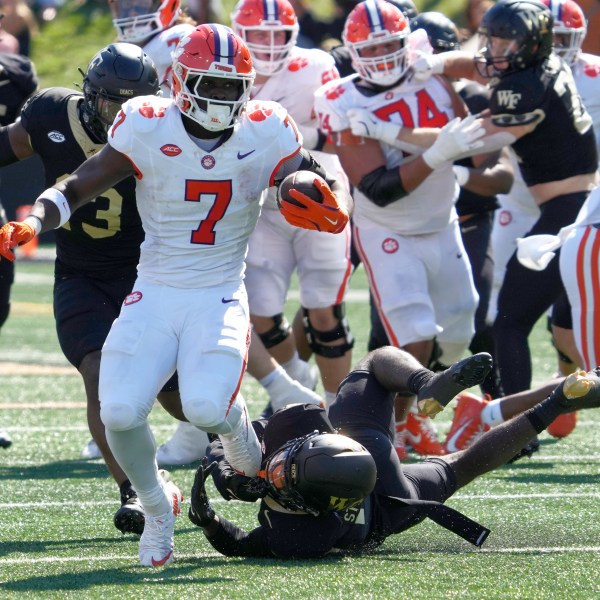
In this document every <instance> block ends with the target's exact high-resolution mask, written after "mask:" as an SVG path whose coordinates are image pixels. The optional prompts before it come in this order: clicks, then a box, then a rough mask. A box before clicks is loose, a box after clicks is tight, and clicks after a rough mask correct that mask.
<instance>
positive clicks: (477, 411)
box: [444, 392, 490, 454]
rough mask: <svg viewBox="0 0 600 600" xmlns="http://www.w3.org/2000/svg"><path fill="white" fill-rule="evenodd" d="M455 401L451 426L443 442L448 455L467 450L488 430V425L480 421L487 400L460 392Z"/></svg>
mask: <svg viewBox="0 0 600 600" xmlns="http://www.w3.org/2000/svg"><path fill="white" fill-rule="evenodd" d="M457 400H458V403H457V404H456V407H455V408H454V417H453V419H452V425H451V426H450V431H449V432H448V435H447V436H446V441H445V442H444V449H445V450H446V453H448V454H450V453H452V452H457V451H458V450H464V449H465V448H468V447H469V446H471V445H472V444H473V442H475V440H477V439H478V438H479V437H481V435H483V433H485V432H486V431H488V429H490V427H489V425H484V424H483V423H482V421H481V411H482V410H483V408H484V407H485V405H486V404H487V400H485V399H484V398H481V397H480V396H476V395H475V394H471V393H470V392H462V393H461V394H459V395H458V396H457Z"/></svg>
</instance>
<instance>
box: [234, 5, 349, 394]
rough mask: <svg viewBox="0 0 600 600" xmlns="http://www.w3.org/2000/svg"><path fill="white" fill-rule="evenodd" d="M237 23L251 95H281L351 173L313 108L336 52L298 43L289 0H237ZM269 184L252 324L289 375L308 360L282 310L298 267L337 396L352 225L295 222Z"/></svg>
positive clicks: (250, 260)
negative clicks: (285, 216)
mask: <svg viewBox="0 0 600 600" xmlns="http://www.w3.org/2000/svg"><path fill="white" fill-rule="evenodd" d="M231 24H232V29H233V30H234V31H235V32H236V33H237V34H238V35H239V36H240V37H241V38H242V39H244V41H245V42H246V44H247V45H248V49H249V50H250V53H251V54H252V61H253V64H254V68H255V70H256V73H257V74H256V79H255V80H254V86H253V89H252V92H251V97H252V98H253V99H256V100H277V101H278V102H279V103H280V104H282V105H283V106H284V107H285V108H286V109H287V111H288V112H289V114H290V115H291V116H292V117H293V119H294V121H295V122H296V124H297V125H298V128H299V129H300V131H301V133H302V136H303V140H304V141H303V145H304V147H305V148H308V149H310V150H314V152H313V154H314V156H315V158H316V159H317V160H318V161H319V162H320V163H321V164H322V165H323V166H325V167H326V168H327V170H328V171H329V172H330V173H332V174H335V176H336V177H337V178H338V179H340V181H345V180H346V176H345V174H344V172H343V170H342V167H341V165H340V162H339V160H338V158H337V156H336V155H335V154H327V153H325V152H320V151H318V150H315V149H316V148H321V147H322V146H323V142H324V136H323V135H322V134H321V133H320V131H319V126H318V121H317V119H316V117H315V115H314V112H313V97H314V92H315V91H316V90H317V89H318V88H319V87H321V85H323V84H324V83H326V82H328V81H330V80H332V79H337V78H338V74H337V70H336V68H335V65H334V60H333V58H332V57H331V56H330V55H329V54H328V53H327V52H324V51H323V50H319V49H305V48H300V47H298V46H297V45H296V38H297V36H298V19H297V18H296V14H295V12H294V9H293V7H292V5H291V4H290V3H289V2H288V0H240V2H239V3H238V4H237V5H236V7H235V9H234V11H233V13H232V15H231ZM275 195H276V194H275V190H274V189H272V190H270V192H269V194H268V196H267V198H266V200H265V204H264V207H263V212H262V214H261V217H260V219H259V222H258V225H257V227H256V229H255V230H254V233H253V234H252V236H251V237H250V244H249V247H248V256H247V257H246V288H247V290H248V298H249V302H250V315H251V320H252V323H253V325H254V330H255V331H256V332H257V333H258V334H259V335H260V337H261V339H262V340H263V343H264V344H265V346H266V347H267V348H268V349H269V351H270V352H271V353H272V354H273V356H275V358H276V359H277V360H278V362H279V363H280V364H281V365H282V366H283V367H284V368H286V369H288V370H289V372H290V374H292V376H293V375H294V374H295V373H296V372H297V370H298V369H299V368H300V367H301V366H302V365H304V364H306V363H303V361H301V360H300V358H299V357H298V352H297V350H296V343H295V340H294V336H293V335H290V334H291V328H290V325H289V323H288V322H287V321H286V319H285V316H284V315H283V309H284V305H285V301H286V296H287V292H288V289H289V285H290V280H291V276H292V273H293V271H294V270H295V269H296V270H297V272H298V279H299V287H300V300H301V305H302V311H303V317H304V318H303V320H304V329H305V333H306V337H307V340H308V342H309V344H310V347H311V350H312V351H313V352H314V355H315V360H316V362H317V365H318V367H319V369H320V372H321V379H322V382H323V387H324V389H325V397H326V400H329V401H333V399H334V398H335V393H336V391H337V388H338V387H339V385H340V383H341V382H342V380H343V379H344V377H345V376H346V375H347V374H348V372H349V371H350V366H351V356H352V352H351V349H352V346H353V343H354V340H353V338H352V336H351V334H350V331H349V328H348V325H347V321H346V319H345V316H344V304H343V301H344V295H345V292H346V286H347V284H348V279H349V276H350V272H351V264H350V228H349V227H348V229H347V230H346V231H345V232H344V235H340V236H324V235H320V234H319V232H316V231H308V230H302V229H298V228H297V227H293V226H291V225H289V224H288V223H286V222H285V221H283V220H282V219H281V217H280V216H279V214H278V210H277V203H276V198H275Z"/></svg>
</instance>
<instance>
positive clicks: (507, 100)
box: [498, 90, 521, 110]
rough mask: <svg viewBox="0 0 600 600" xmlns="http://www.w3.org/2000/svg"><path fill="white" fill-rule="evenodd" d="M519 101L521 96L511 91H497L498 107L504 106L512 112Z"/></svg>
mask: <svg viewBox="0 0 600 600" xmlns="http://www.w3.org/2000/svg"><path fill="white" fill-rule="evenodd" d="M520 99H521V94H519V93H518V92H513V91H512V90H499V91H498V104H500V106H506V108H508V109H512V110H514V109H515V108H516V107H517V104H518V103H519V100H520Z"/></svg>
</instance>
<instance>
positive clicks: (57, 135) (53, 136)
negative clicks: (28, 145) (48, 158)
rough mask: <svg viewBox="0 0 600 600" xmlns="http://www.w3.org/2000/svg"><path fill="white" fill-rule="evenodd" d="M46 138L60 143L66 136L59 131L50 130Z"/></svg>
mask: <svg viewBox="0 0 600 600" xmlns="http://www.w3.org/2000/svg"><path fill="white" fill-rule="evenodd" d="M48 139H49V140H50V141H52V142H56V143H57V144H62V142H64V141H65V140H66V139H67V138H65V136H64V135H63V134H62V133H61V132H60V131H50V132H48Z"/></svg>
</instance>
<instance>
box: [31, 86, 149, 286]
mask: <svg viewBox="0 0 600 600" xmlns="http://www.w3.org/2000/svg"><path fill="white" fill-rule="evenodd" d="M82 102H83V94H81V93H80V92H76V91H74V90H69V89H67V88H59V87H55V88H49V89H46V90H42V91H41V92H39V93H38V94H36V95H35V96H33V97H32V98H31V99H30V100H29V101H28V102H27V103H26V105H25V106H24V107H23V111H22V115H21V122H22V125H23V127H24V128H25V130H26V131H27V133H28V134H29V137H30V139H31V146H32V147H33V149H34V150H35V152H36V153H37V154H38V155H39V156H40V158H41V159H42V162H43V164H44V169H45V179H46V186H47V187H51V186H52V185H54V184H55V183H56V182H57V181H60V180H61V179H64V178H65V177H66V176H67V175H69V174H71V173H73V171H75V169H77V167H79V166H80V165H81V164H82V163H83V162H84V161H85V160H86V159H87V158H89V157H90V156H93V155H94V154H96V153H97V152H99V151H100V150H101V149H102V147H103V146H102V144H98V143H96V142H95V141H94V140H93V139H92V138H91V134H90V133H88V131H87V129H86V128H85V126H84V125H83V123H82V119H81V112H80V107H81V103H82ZM143 239H144V232H143V229H142V224H141V221H140V217H139V214H138V212H137V208H136V204H135V180H134V178H133V177H130V178H127V179H125V180H123V181H122V182H120V183H119V184H117V185H116V186H115V187H114V188H111V189H110V190H107V191H106V192H105V193H103V194H102V195H101V196H98V197H97V198H96V199H95V200H93V201H92V202H90V203H88V204H86V205H84V206H82V207H81V208H79V209H78V210H76V211H75V212H74V213H73V214H72V215H71V218H70V219H69V222H68V223H66V224H65V225H64V226H63V227H61V228H60V229H58V230H57V231H56V253H57V264H56V275H57V276H61V275H71V274H76V273H82V274H84V275H94V276H97V277H101V278H104V277H106V278H113V277H119V276H121V275H123V274H126V273H129V272H131V270H132V269H133V270H134V271H135V267H136V265H137V263H138V261H139V253H140V244H141V243H142V241H143Z"/></svg>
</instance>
